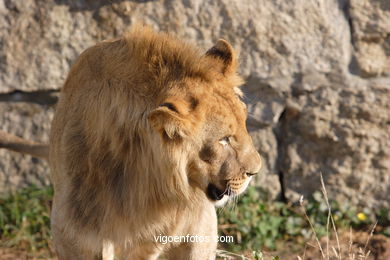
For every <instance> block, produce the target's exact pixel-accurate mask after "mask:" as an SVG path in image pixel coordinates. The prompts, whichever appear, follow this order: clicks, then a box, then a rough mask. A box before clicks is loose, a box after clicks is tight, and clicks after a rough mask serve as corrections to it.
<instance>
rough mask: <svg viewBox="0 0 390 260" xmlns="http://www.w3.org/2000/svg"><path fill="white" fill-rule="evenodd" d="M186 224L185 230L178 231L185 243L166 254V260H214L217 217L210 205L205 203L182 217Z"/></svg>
mask: <svg viewBox="0 0 390 260" xmlns="http://www.w3.org/2000/svg"><path fill="white" fill-rule="evenodd" d="M182 217H183V220H184V221H185V222H186V225H185V228H184V229H183V230H181V231H180V233H181V236H182V237H183V239H184V238H185V241H184V242H183V241H182V240H181V241H180V242H181V243H180V244H178V245H177V246H175V247H172V248H171V249H170V250H169V251H168V252H167V254H166V255H167V258H168V259H172V260H175V259H183V260H199V259H205V260H210V259H215V256H216V251H217V244H218V242H217V235H218V231H217V215H216V212H215V208H214V206H213V205H212V204H211V203H205V204H204V205H203V206H202V207H199V208H198V211H197V212H194V211H193V209H192V210H191V211H189V212H187V214H183V215H182Z"/></svg>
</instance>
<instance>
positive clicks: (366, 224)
mask: <svg viewBox="0 0 390 260" xmlns="http://www.w3.org/2000/svg"><path fill="white" fill-rule="evenodd" d="M328 203H329V206H330V208H331V213H332V217H333V220H334V223H335V226H336V227H337V228H341V229H342V228H345V229H349V227H353V228H354V229H366V230H367V229H368V228H370V227H371V226H372V225H373V224H374V223H375V221H376V220H377V219H378V220H379V224H380V225H382V227H383V232H382V233H383V234H385V235H386V234H387V235H389V234H390V228H389V227H388V226H389V223H390V213H389V211H388V210H381V211H379V212H373V211H370V210H369V209H366V208H358V207H355V206H353V205H349V204H347V203H343V204H341V203H337V202H336V201H328ZM304 207H305V210H306V213H307V217H308V218H309V220H310V222H311V223H312V225H313V228H314V231H315V233H316V235H317V236H318V237H319V238H321V237H323V236H326V235H327V234H328V232H329V226H328V221H329V219H328V213H329V207H328V204H327V201H326V200H325V198H324V196H323V195H322V193H321V192H315V193H314V194H313V195H312V196H310V197H309V198H308V199H307V201H305V205H304ZM218 215H219V227H220V233H221V235H230V236H233V237H234V241H235V243H233V244H225V245H224V246H225V248H226V249H227V250H231V251H233V252H243V251H253V250H254V251H259V252H261V251H262V250H277V249H280V248H281V247H283V246H284V244H285V243H286V242H289V241H294V243H299V242H301V244H303V243H304V241H307V240H308V239H309V238H310V237H311V236H312V233H313V231H312V229H311V226H310V224H309V223H308V221H307V219H306V216H305V214H304V212H303V211H302V208H301V207H300V206H299V204H298V203H296V204H285V203H281V202H270V201H269V200H267V195H266V194H265V193H264V192H263V191H262V190H260V189H257V188H255V187H249V188H248V190H247V192H246V193H245V195H243V196H242V197H241V198H239V199H238V201H237V203H236V204H233V205H231V206H226V207H225V208H223V209H222V210H220V212H219V214H218Z"/></svg>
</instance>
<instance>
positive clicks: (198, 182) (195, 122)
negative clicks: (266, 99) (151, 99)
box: [149, 40, 261, 205]
mask: <svg viewBox="0 0 390 260" xmlns="http://www.w3.org/2000/svg"><path fill="white" fill-rule="evenodd" d="M199 63H200V65H199V66H206V67H207V68H208V70H209V71H208V72H207V77H206V78H205V77H184V78H182V79H181V80H179V81H175V83H174V84H172V86H171V88H170V90H169V91H168V92H167V93H165V94H164V95H162V96H161V98H160V99H159V103H158V104H159V105H158V107H157V108H155V109H154V110H153V111H152V112H151V113H150V115H149V120H150V122H151V124H152V126H153V128H154V129H155V130H157V131H156V132H157V133H158V134H159V135H160V138H161V142H162V144H163V145H162V146H163V149H162V150H161V152H162V153H166V154H169V155H170V156H169V157H164V156H163V158H165V159H164V160H167V163H171V164H170V165H171V166H172V165H173V167H179V168H181V170H182V172H185V174H186V177H187V178H188V181H189V184H191V185H193V186H196V187H197V188H200V189H202V190H203V191H204V192H205V193H206V194H207V196H208V198H209V199H210V200H212V201H213V202H215V203H216V205H218V204H224V202H225V201H227V200H228V198H229V197H232V196H235V195H239V194H241V193H242V192H243V191H244V190H245V189H246V187H247V186H248V184H249V182H250V180H251V178H252V176H253V175H255V174H256V173H258V172H259V170H260V168H261V159H260V155H259V154H258V152H257V151H256V149H255V147H254V146H253V143H252V139H251V137H250V136H249V134H248V131H247V129H246V124H245V121H246V116H247V109H246V105H245V104H244V103H243V102H242V101H241V100H240V98H241V96H242V92H241V91H240V89H239V88H238V86H239V85H241V84H242V79H241V78H240V77H239V76H238V75H237V73H236V67H237V59H236V55H235V52H234V50H233V48H232V47H231V45H230V44H229V43H228V42H226V41H224V40H219V41H218V42H217V44H216V45H215V46H214V47H213V48H211V49H210V50H209V51H207V52H206V54H205V55H204V56H202V58H201V60H199ZM178 148H179V149H178ZM178 151H180V152H178ZM175 152H176V155H174V154H175ZM172 155H173V156H172ZM172 158H173V162H172V161H170V160H172ZM183 158H185V159H183ZM175 165H179V166H175Z"/></svg>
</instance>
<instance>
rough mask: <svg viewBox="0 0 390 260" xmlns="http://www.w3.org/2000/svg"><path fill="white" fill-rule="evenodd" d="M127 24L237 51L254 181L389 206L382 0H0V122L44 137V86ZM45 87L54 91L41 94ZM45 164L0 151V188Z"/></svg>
mask: <svg viewBox="0 0 390 260" xmlns="http://www.w3.org/2000/svg"><path fill="white" fill-rule="evenodd" d="M134 23H145V24H149V25H151V26H152V27H154V28H155V29H156V30H163V31H170V32H174V33H175V34H176V35H178V36H179V37H182V38H184V39H186V40H187V41H190V42H193V43H195V44H197V45H198V46H199V47H200V48H203V49H205V50H206V49H207V48H209V47H210V46H212V44H213V42H215V41H216V40H217V39H218V38H225V39H227V40H228V41H230V42H231V43H232V45H233V46H234V47H235V48H236V50H238V51H239V53H240V61H241V67H240V72H241V73H242V75H243V76H244V77H245V78H246V80H247V83H246V85H245V86H244V92H245V93H246V102H247V103H248V107H249V113H250V115H249V118H248V127H249V129H250V131H251V134H252V136H253V138H254V142H255V144H256V146H257V148H258V149H259V151H260V153H261V154H262V155H263V157H264V159H265V163H266V165H265V167H264V169H263V174H262V175H261V176H259V177H257V185H259V186H261V187H263V188H264V189H266V190H268V191H269V192H270V194H271V196H272V197H273V198H276V197H282V198H287V199H291V200H295V199H296V198H297V197H298V196H299V194H305V195H308V194H310V193H311V192H313V191H314V190H316V189H319V186H320V181H319V173H320V172H322V173H323V175H324V178H325V182H326V184H327V186H328V188H329V193H330V196H331V197H332V198H337V199H340V200H343V199H348V200H349V201H352V202H353V203H360V204H363V205H367V206H369V207H383V206H387V207H388V206H390V201H389V200H388V198H389V197H390V110H389V106H390V105H389V104H390V63H389V62H390V2H389V1H388V0H309V1H307V0H295V1H284V0H275V1H271V0H256V1H253V0H242V1H234V0H218V1H208V0H165V1H147V0H145V1H142V0H133V1H115V0H114V1H108V0H107V1H103V0H94V1H93V0H79V1H76V0H48V1H38V0H23V1H22V0H0V26H1V30H0V71H1V73H0V111H1V116H0V122H1V126H0V127H1V128H2V129H4V130H7V131H9V132H12V133H15V134H18V135H20V136H23V137H26V138H31V139H34V140H43V141H47V135H48V131H49V126H50V123H49V122H50V120H51V117H52V115H53V104H54V103H55V94H56V92H57V91H58V90H59V89H60V88H61V85H62V83H63V82H64V79H65V77H66V74H67V72H68V70H69V68H70V66H71V64H72V63H73V61H74V60H75V58H76V57H77V56H78V55H79V53H80V52H81V51H82V50H84V49H85V48H87V47H88V46H91V45H93V44H94V43H96V42H98V41H100V40H103V39H107V38H112V37H116V36H119V35H121V34H122V33H123V32H124V31H126V30H127V29H128V28H129V27H130V26H131V25H132V24H134ZM53 95H54V97H53ZM47 172H48V170H47V165H46V164H45V163H44V162H42V161H39V160H35V159H32V158H31V157H29V156H22V155H18V154H16V153H10V152H8V151H0V190H2V191H8V190H10V189H14V188H17V187H20V186H23V185H27V184H30V183H45V182H47V181H48V179H47V174H48V173H47Z"/></svg>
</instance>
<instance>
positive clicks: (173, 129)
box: [149, 102, 188, 140]
mask: <svg viewBox="0 0 390 260" xmlns="http://www.w3.org/2000/svg"><path fill="white" fill-rule="evenodd" d="M149 122H150V123H151V125H152V127H153V128H154V129H155V130H156V131H157V132H159V133H160V134H161V136H162V138H164V139H166V140H175V139H176V140H177V139H180V138H184V137H186V136H187V135H188V131H187V129H188V127H187V124H188V122H187V120H186V119H185V118H184V116H183V115H182V114H180V112H179V110H178V108H177V106H176V105H175V104H173V103H170V102H165V103H163V104H161V105H160V106H159V107H157V108H156V109H154V110H153V111H152V112H151V113H150V114H149Z"/></svg>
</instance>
